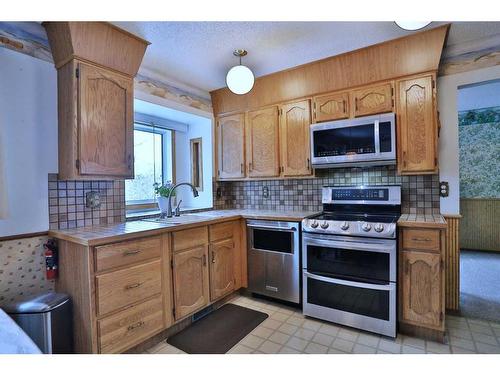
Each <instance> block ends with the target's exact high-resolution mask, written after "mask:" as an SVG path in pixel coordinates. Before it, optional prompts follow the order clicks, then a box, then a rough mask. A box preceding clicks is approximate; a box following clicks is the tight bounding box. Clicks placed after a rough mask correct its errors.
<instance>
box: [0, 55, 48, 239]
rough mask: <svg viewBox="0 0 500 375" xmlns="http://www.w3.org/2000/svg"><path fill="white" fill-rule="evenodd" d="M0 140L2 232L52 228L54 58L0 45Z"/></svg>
mask: <svg viewBox="0 0 500 375" xmlns="http://www.w3.org/2000/svg"><path fill="white" fill-rule="evenodd" d="M0 61H1V63H0V82H1V84H0V139H2V142H3V150H2V151H3V157H4V162H5V165H4V166H5V171H4V183H5V185H6V192H7V194H8V195H7V203H8V207H7V208H8V216H7V218H6V219H3V220H0V237H2V236H10V235H15V234H20V233H33V232H41V231H46V230H47V229H48V228H49V213H48V206H49V205H48V192H47V175H48V173H57V85H56V70H55V69H54V66H53V65H52V64H51V63H48V62H45V61H42V60H39V59H35V58H33V57H30V56H27V55H24V54H21V53H17V52H13V51H10V50H7V49H5V48H0Z"/></svg>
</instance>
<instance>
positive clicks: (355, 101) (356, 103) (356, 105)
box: [354, 98, 358, 111]
mask: <svg viewBox="0 0 500 375" xmlns="http://www.w3.org/2000/svg"><path fill="white" fill-rule="evenodd" d="M354 104H355V107H356V108H355V109H356V111H357V110H358V98H356V99H355V100H354Z"/></svg>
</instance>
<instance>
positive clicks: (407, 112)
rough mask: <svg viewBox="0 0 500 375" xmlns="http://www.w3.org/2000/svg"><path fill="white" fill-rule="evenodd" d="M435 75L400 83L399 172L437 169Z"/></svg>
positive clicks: (425, 171)
mask: <svg viewBox="0 0 500 375" xmlns="http://www.w3.org/2000/svg"><path fill="white" fill-rule="evenodd" d="M433 79H434V78H433V76H431V75H429V76H425V77H421V78H415V79H409V80H402V81H399V82H398V104H397V109H398V111H397V112H398V124H397V126H398V171H399V172H400V173H406V174H418V173H435V172H436V171H437V131H436V116H435V106H434V98H433V97H434V94H433V87H432V86H433Z"/></svg>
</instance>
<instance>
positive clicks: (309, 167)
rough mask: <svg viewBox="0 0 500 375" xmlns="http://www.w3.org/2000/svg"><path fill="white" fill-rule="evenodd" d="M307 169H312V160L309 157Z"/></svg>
mask: <svg viewBox="0 0 500 375" xmlns="http://www.w3.org/2000/svg"><path fill="white" fill-rule="evenodd" d="M307 169H308V170H309V169H311V161H310V160H309V158H307Z"/></svg>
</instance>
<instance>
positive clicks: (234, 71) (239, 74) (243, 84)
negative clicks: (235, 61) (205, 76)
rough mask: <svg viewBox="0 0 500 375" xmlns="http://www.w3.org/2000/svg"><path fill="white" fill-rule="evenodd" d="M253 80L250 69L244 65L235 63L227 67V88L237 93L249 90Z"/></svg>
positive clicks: (244, 92) (241, 93) (240, 93)
mask: <svg viewBox="0 0 500 375" xmlns="http://www.w3.org/2000/svg"><path fill="white" fill-rule="evenodd" d="M254 82H255V77H254V76H253V73H252V71H251V70H250V69H249V68H247V67H246V66H245V65H236V66H233V67H232V68H231V69H229V72H227V76H226V83H227V87H229V90H231V91H232V92H234V93H235V94H238V95H243V94H246V93H247V92H249V91H250V90H251V89H252V87H253V84H254Z"/></svg>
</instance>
